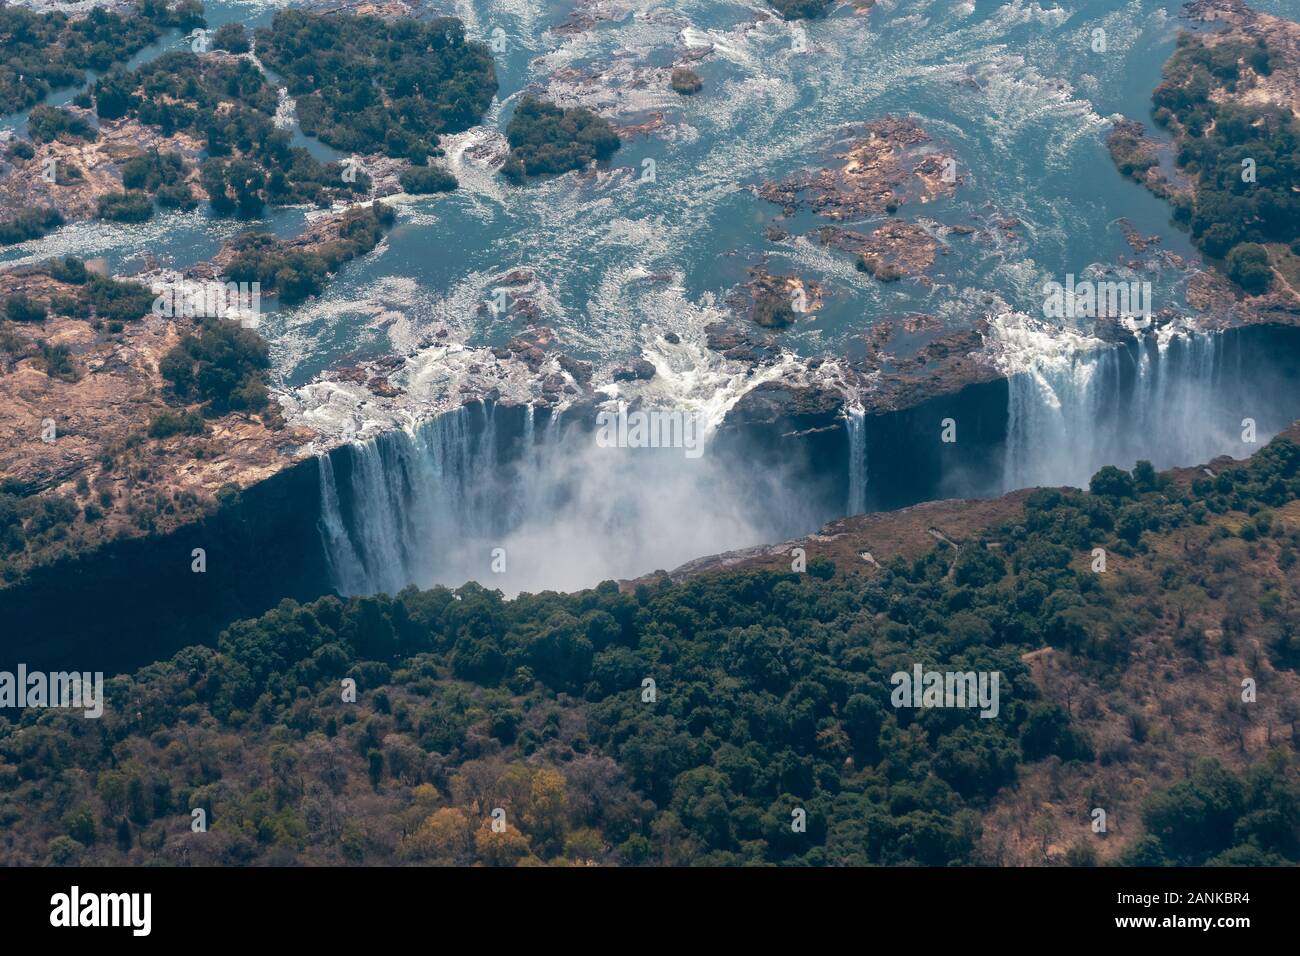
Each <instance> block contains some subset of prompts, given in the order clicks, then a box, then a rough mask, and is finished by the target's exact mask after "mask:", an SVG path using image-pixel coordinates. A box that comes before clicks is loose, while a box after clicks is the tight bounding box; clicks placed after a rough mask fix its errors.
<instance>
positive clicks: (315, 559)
mask: <svg viewBox="0 0 1300 956" xmlns="http://www.w3.org/2000/svg"><path fill="white" fill-rule="evenodd" d="M319 494H320V493H319V478H318V474H317V466H316V462H315V461H306V462H302V463H300V464H298V465H295V466H293V467H291V468H289V469H286V470H285V471H283V472H280V473H279V474H277V475H275V476H274V477H272V478H269V479H267V480H266V481H263V482H261V483H259V484H257V485H254V486H252V487H251V488H248V489H246V490H245V491H244V492H243V493H242V494H241V495H240V497H239V499H238V501H237V502H232V503H231V504H228V505H227V506H225V507H224V508H222V509H220V510H219V511H217V512H215V513H213V514H212V515H210V516H209V517H207V518H206V519H204V520H203V521H201V522H199V523H197V524H194V525H190V526H187V527H185V528H181V529H179V530H178V531H175V532H173V533H170V534H167V535H163V536H158V537H154V538H133V539H128V540H119V541H116V542H113V543H112V544H110V545H108V546H106V547H103V548H100V549H97V550H96V551H93V552H89V553H86V554H83V555H79V556H78V557H76V558H74V559H69V560H64V561H59V562H57V563H55V564H52V565H49V566H46V567H42V568H39V569H36V570H34V571H33V572H32V574H31V575H30V577H29V579H28V580H26V581H25V582H24V583H23V584H22V585H20V586H17V587H11V588H6V589H4V590H0V621H3V622H4V624H3V629H2V630H0V669H12V667H13V666H14V665H16V664H18V663H24V664H27V665H28V667H30V668H33V669H42V670H64V669H76V670H103V671H105V672H106V673H116V672H119V671H124V670H130V669H133V668H135V667H138V666H140V665H142V664H145V663H148V662H150V661H154V660H158V659H159V658H165V657H168V656H170V655H171V654H173V653H175V651H177V650H179V649H180V648H182V647H185V646H188V645H191V644H202V643H208V644H210V643H212V642H213V640H214V639H215V636H216V634H217V633H218V632H219V630H220V629H221V628H222V627H224V626H225V625H227V624H229V623H230V622H231V621H233V620H238V619H240V618H244V617H249V616H251V615H256V614H260V613H261V612H263V611H265V610H267V609H268V608H270V607H273V606H274V605H275V604H277V603H278V602H279V601H280V600H282V599H283V598H286V597H291V598H297V599H309V598H314V597H319V596H320V595H322V594H325V593H328V592H329V590H330V582H329V575H328V569H327V567H326V565H325V562H324V556H323V554H322V552H321V547H320V535H319V532H318V531H317V526H316V525H317V516H318V514H319V512H320V497H319ZM196 548H202V549H203V550H204V560H205V562H206V570H205V571H203V572H202V573H198V572H195V571H194V570H193V569H192V568H193V564H194V561H195V558H194V557H193V551H194V549H196Z"/></svg>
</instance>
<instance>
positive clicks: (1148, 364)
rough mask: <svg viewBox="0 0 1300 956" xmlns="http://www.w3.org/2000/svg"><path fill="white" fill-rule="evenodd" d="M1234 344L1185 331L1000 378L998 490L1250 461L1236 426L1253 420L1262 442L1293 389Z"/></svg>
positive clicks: (1286, 414)
mask: <svg viewBox="0 0 1300 956" xmlns="http://www.w3.org/2000/svg"><path fill="white" fill-rule="evenodd" d="M1234 341H1235V344H1234V345H1233V346H1232V348H1231V349H1229V348H1228V346H1226V345H1225V342H1224V337H1223V335H1222V334H1221V333H1192V334H1187V335H1180V336H1177V337H1171V338H1169V339H1168V340H1167V341H1164V342H1158V341H1155V340H1153V339H1142V340H1138V341H1134V342H1132V343H1130V344H1128V345H1126V346H1121V347H1116V348H1104V349H1096V350H1093V351H1088V352H1079V351H1066V352H1065V353H1064V354H1062V353H1059V352H1058V353H1055V354H1047V353H1044V354H1042V355H1039V356H1036V357H1035V358H1034V360H1033V361H1032V362H1030V363H1028V367H1026V368H1024V369H1022V370H1021V371H1018V372H1016V373H1015V374H1012V375H1011V376H1010V377H1009V380H1008V408H1007V431H1006V445H1005V457H1004V467H1003V482H1002V483H1003V490H1006V491H1009V490H1011V489H1013V488H1025V487H1032V486H1045V485H1075V486H1079V487H1086V486H1087V484H1088V480H1089V479H1090V478H1091V476H1092V475H1093V474H1095V473H1096V472H1097V470H1098V469H1099V468H1101V467H1102V466H1103V465H1116V466H1118V467H1120V468H1131V467H1132V466H1133V465H1134V463H1135V462H1137V461H1138V460H1139V459H1146V460H1148V461H1150V462H1151V463H1152V464H1153V465H1154V466H1155V467H1156V468H1157V469H1164V468H1171V467H1174V466H1178V465H1191V464H1195V463H1198V462H1203V461H1209V460H1210V459H1212V458H1214V457H1216V456H1218V455H1223V454H1229V455H1232V456H1234V457H1237V458H1240V457H1244V456H1246V455H1248V454H1250V453H1251V452H1253V451H1254V450H1255V447H1257V446H1255V447H1252V446H1250V445H1247V444H1244V443H1243V442H1242V440H1241V424H1240V423H1241V420H1242V419H1243V418H1246V417H1250V418H1254V419H1256V421H1257V425H1258V429H1259V436H1260V438H1259V440H1260V442H1264V441H1267V440H1268V437H1270V436H1271V435H1272V434H1276V432H1277V431H1280V430H1281V428H1283V427H1285V425H1286V424H1287V423H1288V422H1289V421H1290V415H1291V414H1293V411H1294V409H1293V407H1292V408H1291V409H1288V407H1287V402H1286V401H1280V400H1279V399H1281V395H1280V394H1279V392H1281V391H1284V392H1286V393H1289V394H1290V396H1291V397H1294V392H1295V386H1294V383H1290V384H1289V385H1281V383H1280V382H1279V381H1277V376H1276V375H1275V374H1274V373H1273V372H1271V371H1269V370H1268V369H1267V368H1265V362H1264V361H1263V360H1264V359H1266V358H1267V355H1266V354H1264V353H1263V352H1261V353H1260V355H1259V358H1258V360H1256V361H1253V362H1248V361H1247V360H1246V359H1245V358H1244V357H1243V348H1244V347H1243V346H1242V345H1241V343H1240V341H1239V340H1234ZM1229 353H1230V354H1229ZM1251 358H1254V356H1253V355H1252V356H1251ZM1252 365H1253V366H1255V367H1254V368H1251V367H1250V366H1252ZM1280 385H1281V387H1279V386H1280Z"/></svg>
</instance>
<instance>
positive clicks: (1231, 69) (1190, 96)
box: [1146, 33, 1300, 293]
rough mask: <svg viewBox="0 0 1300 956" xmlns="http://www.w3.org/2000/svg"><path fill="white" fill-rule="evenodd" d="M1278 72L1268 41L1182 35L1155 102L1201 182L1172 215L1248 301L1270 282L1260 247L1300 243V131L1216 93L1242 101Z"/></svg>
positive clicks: (1273, 110) (1279, 115) (1264, 110)
mask: <svg viewBox="0 0 1300 956" xmlns="http://www.w3.org/2000/svg"><path fill="white" fill-rule="evenodd" d="M1272 69H1273V66H1272V63H1271V60H1270V52H1269V49H1268V47H1267V45H1266V44H1265V43H1264V41H1263V40H1260V41H1258V42H1256V43H1255V44H1249V43H1245V42H1239V41H1237V40H1219V41H1218V42H1215V43H1213V45H1210V44H1207V42H1206V38H1205V37H1204V36H1202V35H1199V34H1192V33H1184V34H1182V35H1181V36H1180V37H1179V40H1178V49H1177V51H1176V52H1175V53H1174V55H1173V56H1172V57H1170V59H1169V61H1168V62H1167V63H1166V64H1165V67H1164V79H1163V82H1161V84H1160V86H1159V87H1158V88H1157V89H1156V91H1155V93H1154V94H1153V96H1152V103H1153V105H1154V107H1155V112H1154V116H1155V119H1156V121H1157V122H1158V123H1160V124H1161V125H1163V126H1167V127H1169V128H1171V129H1172V130H1173V131H1174V132H1175V134H1176V135H1177V137H1178V155H1177V163H1178V165H1179V167H1180V168H1181V169H1182V170H1183V171H1184V172H1186V173H1188V174H1190V175H1191V176H1193V177H1194V179H1195V182H1196V190H1195V199H1194V200H1193V201H1192V202H1191V204H1190V205H1188V204H1186V203H1183V204H1181V205H1179V206H1178V207H1176V218H1178V219H1179V220H1180V221H1181V222H1183V223H1185V224H1186V225H1188V226H1189V227H1190V229H1191V233H1192V238H1193V239H1194V240H1195V242H1196V244H1197V246H1198V247H1199V248H1200V249H1201V251H1202V252H1204V253H1205V254H1206V255H1208V256H1211V257H1213V258H1215V259H1221V260H1224V265H1225V270H1226V271H1227V273H1228V275H1229V276H1230V277H1231V278H1232V279H1233V280H1234V281H1236V282H1237V283H1238V284H1239V285H1241V286H1242V288H1244V289H1245V290H1246V291H1248V292H1252V293H1260V292H1265V291H1267V290H1268V288H1269V286H1270V284H1271V281H1272V272H1271V269H1270V268H1269V265H1268V254H1267V250H1266V249H1265V248H1264V246H1263V244H1266V243H1283V244H1290V243H1292V242H1294V241H1296V240H1297V239H1300V194H1297V193H1296V191H1295V189H1294V188H1293V184H1294V183H1296V182H1300V126H1297V123H1296V120H1295V118H1294V116H1293V115H1292V114H1291V112H1290V111H1288V110H1285V109H1280V108H1278V107H1275V106H1268V105H1266V106H1257V105H1253V104H1246V103H1243V102H1241V101H1239V100H1236V101H1234V100H1233V99H1232V98H1231V96H1229V98H1228V99H1227V100H1226V101H1223V100H1222V99H1221V98H1220V99H1216V98H1215V95H1214V94H1215V93H1216V92H1226V93H1227V94H1234V93H1237V92H1239V91H1240V90H1239V86H1240V84H1243V83H1245V82H1246V81H1247V78H1248V76H1258V77H1267V76H1269V75H1270V74H1271V72H1272ZM1146 162H1147V164H1148V165H1149V164H1153V163H1154V162H1155V159H1154V157H1148V158H1147V160H1146Z"/></svg>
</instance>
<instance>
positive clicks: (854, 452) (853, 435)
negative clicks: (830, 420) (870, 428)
mask: <svg viewBox="0 0 1300 956" xmlns="http://www.w3.org/2000/svg"><path fill="white" fill-rule="evenodd" d="M844 429H845V432H846V433H847V437H848V445H849V501H848V506H847V507H846V508H845V510H844V513H845V514H846V515H856V514H861V513H862V511H863V509H864V508H865V507H866V494H867V438H866V413H865V411H864V410H863V408H862V406H860V405H858V406H851V407H847V408H845V410H844Z"/></svg>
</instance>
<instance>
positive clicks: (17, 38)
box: [0, 0, 203, 114]
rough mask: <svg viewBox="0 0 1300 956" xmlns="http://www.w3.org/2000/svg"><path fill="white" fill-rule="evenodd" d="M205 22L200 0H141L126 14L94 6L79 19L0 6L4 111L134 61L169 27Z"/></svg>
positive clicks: (1, 106)
mask: <svg viewBox="0 0 1300 956" xmlns="http://www.w3.org/2000/svg"><path fill="white" fill-rule="evenodd" d="M202 24H203V4H202V3H199V2H198V0H178V2H176V3H174V4H171V5H168V4H167V3H165V2H163V0H141V2H140V3H139V4H137V5H136V6H135V8H134V9H133V10H132V11H131V12H129V13H127V14H126V15H125V16H123V15H122V14H119V13H116V12H114V11H112V10H106V9H104V8H103V7H93V8H92V9H91V10H90V11H89V13H88V14H87V15H86V16H85V17H83V18H80V19H77V20H71V19H69V18H68V17H67V16H66V15H65V14H63V13H33V12H31V11H30V10H25V9H23V8H22V7H16V6H4V7H0V114H6V113H14V112H17V111H18V110H22V109H26V108H27V107H29V106H33V105H35V104H36V103H39V102H40V101H41V100H43V99H44V98H45V97H46V96H47V95H48V94H49V93H51V92H52V91H54V90H58V89H65V88H67V87H70V86H77V85H79V84H81V83H84V82H85V80H86V74H85V72H84V71H86V70H105V69H107V68H108V67H109V66H111V65H112V64H114V63H119V62H122V61H124V60H129V59H130V58H131V57H133V56H135V54H137V53H139V52H140V51H141V50H142V49H144V48H145V47H146V46H148V45H149V44H150V43H153V42H154V41H155V40H157V39H158V38H159V37H160V36H161V35H162V32H161V31H162V30H163V29H164V28H167V27H177V28H180V29H187V30H188V29H191V28H193V27H196V26H201V25H202Z"/></svg>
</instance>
